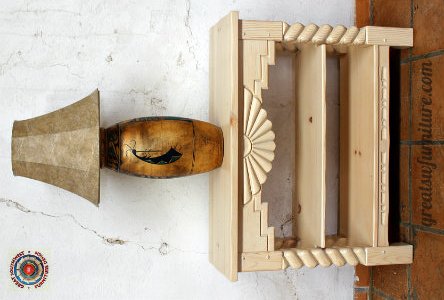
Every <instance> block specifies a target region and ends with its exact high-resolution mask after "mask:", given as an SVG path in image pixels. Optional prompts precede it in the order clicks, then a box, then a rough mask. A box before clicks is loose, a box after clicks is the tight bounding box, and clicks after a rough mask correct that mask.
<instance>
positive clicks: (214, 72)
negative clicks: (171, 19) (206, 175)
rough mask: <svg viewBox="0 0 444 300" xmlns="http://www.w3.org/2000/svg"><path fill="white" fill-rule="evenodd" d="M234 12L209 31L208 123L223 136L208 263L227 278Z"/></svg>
mask: <svg viewBox="0 0 444 300" xmlns="http://www.w3.org/2000/svg"><path fill="white" fill-rule="evenodd" d="M238 19H239V16H238V13H237V12H231V13H230V14H228V15H227V16H226V17H224V18H223V19H221V20H220V21H219V22H218V23H217V24H216V25H215V26H213V27H212V28H211V30H210V115H209V119H210V122H211V123H213V124H215V125H217V126H219V127H221V128H222V131H223V135H224V161H223V163H222V166H221V167H220V168H219V169H217V170H214V171H212V172H211V173H210V214H209V218H210V220H209V221H210V238H209V243H210V245H209V256H210V261H211V263H212V264H213V265H214V266H215V267H216V268H217V269H218V270H219V271H221V272H222V273H223V274H224V275H225V276H226V277H227V278H228V279H230V280H232V281H235V280H237V272H238V200H239V198H238V197H239V196H238V181H239V180H240V179H238V177H239V176H238V174H239V171H238V170H239V163H238V150H239V136H238V126H239V124H238V122H239V111H238V103H239V87H238V82H239V81H238V80H239V78H238V72H239V71H238V70H239V69H238V68H239V65H238V64H239V61H238V40H239V38H238V32H239V31H238V22H239V21H238Z"/></svg>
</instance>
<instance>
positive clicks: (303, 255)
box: [283, 247, 365, 269]
mask: <svg viewBox="0 0 444 300" xmlns="http://www.w3.org/2000/svg"><path fill="white" fill-rule="evenodd" d="M283 255H284V269H285V268H287V267H288V266H290V267H292V268H295V269H299V268H302V267H303V266H307V267H309V268H314V267H316V266H317V265H320V266H322V267H328V266H331V265H332V264H334V265H336V266H338V267H342V266H343V265H345V264H346V263H347V264H350V265H352V266H356V265H357V264H359V263H361V264H364V263H365V250H364V248H362V247H355V248H347V247H340V248H325V249H322V248H314V249H297V248H293V249H285V250H283Z"/></svg>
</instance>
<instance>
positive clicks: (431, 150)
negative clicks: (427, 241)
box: [412, 145, 444, 229]
mask: <svg viewBox="0 0 444 300" xmlns="http://www.w3.org/2000/svg"><path fill="white" fill-rule="evenodd" d="M412 214H413V223H414V224H418V225H423V226H427V227H432V228H438V229H444V145H415V146H412Z"/></svg>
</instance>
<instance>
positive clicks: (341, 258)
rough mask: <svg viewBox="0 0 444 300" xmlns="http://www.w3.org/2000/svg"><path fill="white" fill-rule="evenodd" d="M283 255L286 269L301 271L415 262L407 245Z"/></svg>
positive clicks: (293, 250)
mask: <svg viewBox="0 0 444 300" xmlns="http://www.w3.org/2000/svg"><path fill="white" fill-rule="evenodd" d="M282 253H283V263H282V266H283V268H284V269H285V268H287V267H292V268H295V269H299V268H302V267H303V266H306V267H308V268H314V267H316V266H318V265H319V266H322V267H329V266H331V265H335V266H338V267H342V266H344V265H346V264H349V265H352V266H356V265H358V264H362V265H366V266H377V265H390V264H411V263H412V261H413V247H412V245H407V244H397V245H391V246H389V247H334V248H324V249H322V248H313V249H298V248H291V249H284V250H282ZM256 265H257V266H259V265H260V264H259V263H257V264H256Z"/></svg>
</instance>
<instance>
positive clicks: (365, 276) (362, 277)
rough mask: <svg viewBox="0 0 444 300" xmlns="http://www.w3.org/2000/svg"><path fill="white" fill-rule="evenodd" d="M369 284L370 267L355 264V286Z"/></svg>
mask: <svg viewBox="0 0 444 300" xmlns="http://www.w3.org/2000/svg"><path fill="white" fill-rule="evenodd" d="M369 285H370V267H367V266H364V265H361V264H359V265H357V266H356V267H355V286H358V287H367V286H369Z"/></svg>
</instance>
